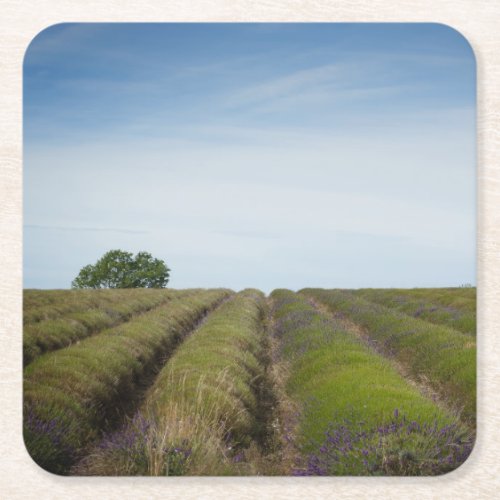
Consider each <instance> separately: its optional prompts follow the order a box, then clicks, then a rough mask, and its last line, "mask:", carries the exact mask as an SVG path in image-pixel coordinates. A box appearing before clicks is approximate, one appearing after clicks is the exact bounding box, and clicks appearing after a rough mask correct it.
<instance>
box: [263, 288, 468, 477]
mask: <svg viewBox="0 0 500 500" xmlns="http://www.w3.org/2000/svg"><path fill="white" fill-rule="evenodd" d="M317 295H318V294H317V293H314V296H315V297H316V296H317ZM271 298H272V300H273V315H274V320H275V335H276V336H277V337H278V338H279V339H280V342H281V356H282V357H283V358H284V359H285V360H287V361H288V363H289V366H290V371H289V373H290V375H289V379H288V382H287V391H288V393H289V395H290V396H291V397H292V398H293V399H296V400H297V401H299V403H300V405H301V406H302V416H301V418H300V421H299V422H300V423H299V429H298V435H299V438H298V443H297V445H298V447H299V449H300V450H301V452H302V454H303V456H304V457H306V460H305V461H304V462H303V463H302V464H301V465H300V466H299V467H298V468H297V469H296V471H295V473H296V474H297V475H310V474H321V475H323V474H340V475H346V474H347V475H365V474H396V475H399V474H403V475H404V474H425V473H429V471H432V472H433V473H441V472H445V471H447V470H450V468H454V467H456V466H457V465H459V463H461V462H460V461H463V460H465V458H466V456H467V455H468V452H470V448H471V446H472V445H471V441H470V439H468V437H467V435H466V430H465V428H464V427H463V426H460V425H456V424H454V420H455V419H454V417H453V416H451V415H450V414H449V413H447V412H446V411H444V410H443V409H442V408H439V407H438V406H436V405H435V404H434V403H433V402H432V401H430V400H428V399H426V398H425V397H423V396H422V395H421V394H420V393H419V392H418V391H417V390H416V389H415V388H414V387H413V386H412V385H410V384H409V383H408V382H407V381H406V380H405V379H404V378H403V377H401V376H400V375H399V374H398V373H397V371H396V370H395V368H394V367H393V366H392V365H391V363H390V362H389V361H388V360H387V359H384V358H383V357H381V356H380V355H378V354H376V353H375V352H374V351H373V350H372V349H370V348H369V347H368V346H367V345H366V344H365V343H363V342H362V341H361V340H360V339H358V338H357V337H356V336H354V335H353V334H352V333H350V332H348V331H345V329H344V328H343V326H342V324H341V323H340V322H339V321H336V320H334V319H333V317H329V316H327V315H325V314H322V313H321V312H318V311H317V310H315V308H314V307H313V306H312V305H311V304H310V303H309V302H308V300H307V298H306V297H305V296H301V295H298V294H294V293H293V292H290V291H287V290H275V291H274V292H273V293H272V294H271ZM395 410H397V414H398V415H399V414H401V415H404V419H405V422H406V419H408V422H415V424H414V425H415V430H414V431H412V432H411V433H407V434H405V432H406V431H407V430H408V428H407V427H405V428H404V432H396V431H394V432H392V431H391V429H392V428H391V427H388V426H390V425H391V424H392V423H393V419H394V415H395ZM429 422H430V423H434V422H435V424H436V429H438V428H439V429H441V430H442V429H445V432H444V433H443V435H444V434H445V433H446V432H448V433H449V434H450V435H451V437H450V440H449V443H448V441H443V443H439V442H438V441H436V434H432V432H431V433H429V432H423V431H422V429H423V426H424V425H425V423H429ZM451 426H454V427H451ZM384 428H387V429H388V430H387V432H385V434H384ZM379 429H382V431H379ZM417 430H418V432H417ZM439 432H440V431H439ZM360 436H361V437H360ZM447 436H448V435H447ZM356 437H357V438H358V439H357V441H356V439H355V438H356ZM448 437H449V436H448ZM443 439H444V438H443ZM461 439H462V440H465V447H462V448H461V451H462V455H457V456H453V457H452V459H451V461H449V459H450V453H449V450H450V447H449V444H450V443H453V444H457V442H458V443H459V444H460V443H461V441H460V440H461ZM446 443H448V445H447V444H446ZM436 444H439V445H440V446H441V448H439V450H438V451H436ZM365 454H366V456H365ZM402 454H405V455H404V456H403V455H402ZM367 460H370V462H367ZM365 461H366V464H367V465H366V464H365ZM389 463H393V466H392V467H389V466H388V464H389Z"/></svg>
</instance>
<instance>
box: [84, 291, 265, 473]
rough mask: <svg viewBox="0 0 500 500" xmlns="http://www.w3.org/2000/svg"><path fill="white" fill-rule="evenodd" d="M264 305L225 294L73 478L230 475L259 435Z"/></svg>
mask: <svg viewBox="0 0 500 500" xmlns="http://www.w3.org/2000/svg"><path fill="white" fill-rule="evenodd" d="M265 308H266V301H265V298H264V295H263V294H262V292H259V291H257V290H245V291H243V292H240V293H238V294H237V295H235V296H233V297H231V298H230V299H229V300H228V301H226V302H225V303H224V304H222V305H221V306H220V307H219V308H218V309H217V310H216V311H214V312H212V313H211V314H210V315H209V316H207V317H206V319H205V321H204V322H203V323H202V324H201V326H199V328H198V329H197V330H196V331H195V332H193V334H192V335H190V336H189V338H188V339H186V341H185V342H183V343H182V344H181V345H180V346H179V348H178V349H177V350H176V352H175V353H174V355H173V356H172V357H171V358H170V359H169V361H168V363H167V364H166V365H165V367H164V368H163V370H162V371H161V372H160V374H159V375H158V377H157V379H156V381H155V383H154V385H153V386H152V388H151V389H150V391H149V392H148V395H147V397H146V399H145V402H144V404H143V405H142V407H141V409H140V411H139V412H138V413H137V414H136V415H135V417H134V418H133V420H132V421H131V422H129V423H128V425H126V426H125V427H124V428H123V429H121V430H120V431H119V432H116V433H113V434H111V435H109V436H107V437H106V438H105V439H104V440H103V441H102V442H101V443H100V445H99V446H98V447H97V448H96V449H94V450H93V452H92V453H91V454H90V455H89V456H88V457H87V458H86V459H85V460H84V461H83V462H82V463H81V464H80V465H79V467H78V470H77V472H78V473H79V474H99V475H100V474H104V475H108V474H109V475H137V474H139V475H140V474H143V475H179V474H194V475H206V474H208V475H213V474H234V473H241V471H240V472H237V471H238V469H239V468H241V467H242V466H243V462H244V460H243V455H244V453H245V449H247V448H248V446H249V445H251V444H252V443H253V442H257V443H258V442H259V441H260V440H261V439H262V437H263V435H264V434H265V432H266V431H265V429H264V428H263V427H265V425H266V418H265V414H266V411H267V410H266V409H265V408H263V398H262V391H261V386H262V383H263V382H264V379H265V377H266V374H265V362H264V361H263V360H262V358H261V357H262V355H263V350H265V345H266V339H265V337H266V332H265V330H264V327H263V318H264V315H265Z"/></svg>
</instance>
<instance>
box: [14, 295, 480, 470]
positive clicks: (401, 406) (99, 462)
mask: <svg viewBox="0 0 500 500" xmlns="http://www.w3.org/2000/svg"><path fill="white" fill-rule="evenodd" d="M475 325H476V290H475V288H446V289H444V288H442V289H436V288H434V289H359V290H340V289H328V290H326V289H312V288H311V289H303V290H300V291H298V292H293V291H291V290H285V289H277V290H274V291H273V292H272V293H271V294H269V296H265V295H264V294H263V293H262V292H261V291H259V290H255V289H246V290H243V291H240V292H234V291H232V290H229V289H185V290H173V289H165V290H163V289H162V290H153V289H151V290H147V289H144V290H137V289H135V290H133V289H130V290H126V289H122V290H91V291H90V290H44V291H42V290H25V292H24V339H23V355H24V422H23V424H24V440H25V444H26V448H27V450H28V452H29V454H30V455H31V457H32V458H33V460H34V461H35V462H36V463H37V464H38V465H40V466H41V467H42V468H44V469H45V470H47V471H49V472H52V473H55V474H60V475H97V476H116V475H120V476H141V475H143V476H149V475H154V476H172V475H174V476H179V475H188V476H193V475H196V476H199V475H226V476H227V475H284V476H287V475H288V476H291V475H293V476H318V475H319V476H328V475H357V476H360V475H361V476H363V475H369V476H372V475H376V476H384V475H392V476H394V475H396V476H403V475H404V476H420V475H440V474H444V473H447V472H449V471H452V470H454V469H456V468H457V467H459V466H460V465H461V464H462V463H463V462H464V461H465V460H466V459H467V457H468V456H469V454H470V453H471V450H472V447H473V444H474V439H475V425H476V341H475V338H476V326H475Z"/></svg>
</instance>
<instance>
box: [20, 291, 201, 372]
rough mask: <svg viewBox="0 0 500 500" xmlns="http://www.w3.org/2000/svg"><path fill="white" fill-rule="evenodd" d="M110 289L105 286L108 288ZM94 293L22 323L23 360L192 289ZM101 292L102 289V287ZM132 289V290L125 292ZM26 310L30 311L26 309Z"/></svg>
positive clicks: (81, 337) (62, 345)
mask: <svg viewBox="0 0 500 500" xmlns="http://www.w3.org/2000/svg"><path fill="white" fill-rule="evenodd" d="M109 291H110V290H108V292H109ZM73 292H76V295H78V292H79V290H71V291H70V292H69V293H68V296H72V295H74V294H73ZM97 292H98V293H97V294H96V298H98V299H99V301H98V302H95V300H94V301H93V302H92V305H90V303H89V302H88V301H84V303H83V304H80V305H79V306H78V307H77V306H76V305H75V307H77V308H76V309H75V308H73V309H72V310H67V311H64V312H61V314H60V315H59V317H56V318H49V319H41V320H40V321H36V322H34V323H29V324H27V325H25V326H24V332H23V362H24V365H25V366H26V365H28V364H29V363H31V362H32V361H33V360H34V359H36V358H37V357H38V356H41V355H42V354H44V353H46V352H50V351H54V350H56V349H61V348H63V347H66V346H68V345H71V344H72V343H74V342H78V341H80V340H82V339H84V338H85V337H89V336H91V335H95V334H96V333H99V332H100V331H103V330H105V329H106V328H111V327H113V326H117V325H119V324H120V323H124V322H126V321H128V320H129V319H130V318H132V317H133V316H135V315H137V314H143V313H145V312H147V311H150V310H151V309H154V308H155V307H158V306H160V305H162V304H165V303H166V302H168V301H169V300H171V299H172V298H173V297H176V298H183V297H189V295H190V294H192V293H196V291H194V290H182V291H172V290H168V291H167V290H162V291H160V290H144V292H145V293H144V294H143V295H138V294H137V293H133V292H135V291H134V290H119V291H117V293H116V294H114V293H111V294H109V293H108V294H103V293H99V291H97ZM102 292H104V291H102ZM128 292H132V293H128ZM26 313H27V314H29V313H30V310H29V309H28V310H27V311H26Z"/></svg>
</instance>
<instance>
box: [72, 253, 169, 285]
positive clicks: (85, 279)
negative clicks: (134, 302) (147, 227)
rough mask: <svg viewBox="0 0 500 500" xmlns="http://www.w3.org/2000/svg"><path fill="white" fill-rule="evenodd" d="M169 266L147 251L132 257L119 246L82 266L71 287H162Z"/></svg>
mask: <svg viewBox="0 0 500 500" xmlns="http://www.w3.org/2000/svg"><path fill="white" fill-rule="evenodd" d="M169 276H170V269H169V268H168V267H167V266H166V264H165V262H163V261H162V260H160V259H155V258H154V257H153V256H152V255H151V254H150V253H148V252H138V253H137V254H136V255H135V257H134V256H133V254H132V253H130V252H124V251H123V250H110V251H109V252H106V253H105V254H104V255H103V256H102V257H101V258H100V259H99V260H98V261H97V262H96V263H95V264H93V265H92V264H89V265H87V266H85V267H83V268H82V269H81V270H80V272H79V274H78V276H77V277H76V278H75V279H74V280H73V281H72V283H71V287H72V288H165V287H166V286H167V283H168V279H169Z"/></svg>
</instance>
